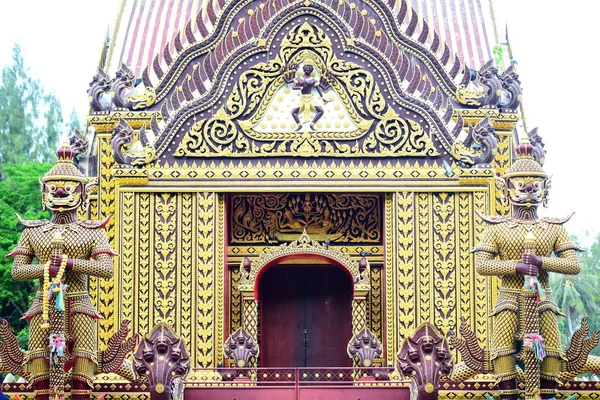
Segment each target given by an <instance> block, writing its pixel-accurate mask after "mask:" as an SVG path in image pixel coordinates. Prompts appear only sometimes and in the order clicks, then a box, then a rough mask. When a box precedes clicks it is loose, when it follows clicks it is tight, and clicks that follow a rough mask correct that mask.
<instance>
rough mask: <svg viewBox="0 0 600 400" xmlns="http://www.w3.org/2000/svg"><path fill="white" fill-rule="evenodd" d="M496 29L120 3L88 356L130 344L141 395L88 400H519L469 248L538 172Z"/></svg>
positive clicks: (122, 389) (475, 10)
mask: <svg viewBox="0 0 600 400" xmlns="http://www.w3.org/2000/svg"><path fill="white" fill-rule="evenodd" d="M494 25H495V21H494V20H493V9H492V6H491V2H488V1H487V0H459V1H449V0H260V1H259V0H235V1H226V0H181V1H169V0H156V1H141V0H124V1H123V3H122V5H121V9H120V11H119V14H118V18H117V24H116V28H115V30H114V33H113V35H112V38H111V40H110V43H109V44H108V46H107V48H106V51H105V52H104V53H103V56H102V60H101V65H102V68H100V69H99V71H98V74H97V75H96V76H95V77H94V79H93V81H92V83H91V84H90V88H89V90H88V93H89V97H90V105H91V111H90V113H89V116H88V120H87V132H85V133H84V134H83V135H80V136H78V137H76V138H75V139H74V140H72V143H71V148H72V149H73V151H74V152H75V153H76V154H78V158H79V166H80V167H81V168H82V169H83V170H84V171H85V174H86V175H87V176H88V177H97V179H98V182H97V183H98V186H97V189H95V190H94V191H93V192H91V194H90V197H89V200H90V206H89V209H88V210H87V211H86V212H80V214H79V217H80V218H81V219H83V220H105V219H106V218H107V217H108V216H111V215H112V218H111V219H110V220H108V221H107V222H106V224H105V225H103V228H104V229H105V231H106V235H107V238H108V242H109V244H110V246H111V248H112V249H113V250H114V252H115V253H117V254H118V257H114V258H113V260H114V264H113V265H114V272H113V274H114V275H113V277H112V278H110V279H104V278H102V277H95V276H91V277H90V280H89V293H90V296H91V299H92V304H93V306H94V307H95V309H96V310H98V312H99V314H101V316H102V317H103V318H102V319H99V320H98V325H97V340H98V346H99V348H100V349H106V348H110V346H112V344H111V340H113V339H111V338H113V337H114V336H113V335H115V333H116V332H118V331H119V328H120V327H123V326H126V325H127V323H128V328H129V330H130V331H131V333H132V334H133V335H136V334H137V335H138V336H139V345H138V347H137V348H136V349H137V350H135V351H134V356H129V361H127V362H125V364H123V365H122V367H126V366H129V367H131V369H133V370H134V372H135V373H137V374H138V375H142V376H144V375H146V378H145V379H141V380H140V379H137V378H135V379H134V378H132V379H133V382H128V380H127V379H125V377H126V376H127V374H126V373H123V371H122V370H121V371H120V372H121V373H120V374H117V373H114V372H113V373H108V374H101V375H98V376H97V377H96V379H95V381H94V384H93V385H92V390H93V391H94V396H96V395H102V394H104V395H105V396H107V397H106V398H124V399H133V398H139V399H148V398H152V399H154V398H167V397H169V396H171V397H172V398H186V399H240V400H241V399H271V398H280V399H282V400H283V399H350V398H351V399H353V400H354V399H357V398H360V399H363V400H365V399H392V398H393V399H409V398H410V396H411V387H412V392H413V396H417V394H416V393H419V395H418V397H413V398H420V399H428V398H438V396H439V398H447V399H476V398H484V397H483V396H484V395H485V394H488V395H496V396H497V397H496V398H503V399H504V398H506V399H512V398H516V397H510V396H514V393H513V392H510V393H509V391H510V390H512V389H510V390H508V389H507V390H508V391H506V392H502V388H501V387H500V388H499V386H498V382H501V380H500V379H499V378H498V377H497V376H495V375H494V373H493V370H492V367H491V365H492V364H493V360H494V357H496V356H495V355H492V356H491V359H490V356H489V355H487V351H488V350H490V349H492V350H493V348H494V343H493V340H496V339H493V337H492V336H493V332H494V330H493V329H492V319H491V318H490V314H491V313H492V310H493V309H494V307H495V305H496V304H497V302H498V299H499V295H500V292H501V289H500V288H501V281H502V278H500V277H499V276H486V275H484V274H481V273H478V271H477V268H476V257H477V256H478V255H476V254H475V253H474V252H473V249H476V248H477V246H478V245H479V244H480V243H481V242H482V239H483V235H484V232H485V230H486V226H488V224H489V223H490V221H492V220H491V219H490V218H492V217H491V216H493V217H494V218H510V213H511V208H510V206H509V204H508V203H506V202H505V201H504V200H503V189H502V187H501V186H499V184H498V180H497V176H514V174H518V173H522V172H523V171H522V170H519V171H520V172H519V171H517V167H513V166H514V165H516V161H517V160H521V158H523V159H525V158H527V157H529V158H528V159H531V160H532V162H535V163H536V165H538V166H542V165H543V160H544V156H545V152H544V150H543V143H542V142H541V139H540V138H539V137H538V136H537V135H530V137H529V140H528V142H527V143H528V144H526V145H522V146H529V147H522V148H520V150H519V149H518V145H519V140H518V139H519V138H518V137H517V135H516V133H515V127H516V126H517V124H518V122H519V120H520V118H521V115H520V113H519V106H520V101H521V87H520V82H519V79H518V75H517V73H516V71H515V69H514V67H513V66H509V65H507V66H505V65H498V64H496V63H495V62H494V61H493V60H492V58H493V54H492V48H493V46H494V45H496V44H497V33H496V32H495V26H494ZM520 136H521V139H523V138H524V137H527V135H526V134H525V133H524V132H522V133H521V135H520ZM86 140H87V141H89V144H87V145H83V144H82V143H85V142H86ZM517 150H518V151H517ZM533 160H535V161H533ZM521 161H522V160H521ZM519 165H520V164H519ZM511 168H512V169H511ZM540 168H541V167H540ZM515 171H517V172H515ZM507 173H508V174H507ZM511 174H512V175H511ZM538 175H539V174H538ZM536 176H537V175H536ZM539 176H541V175H539ZM498 221H500V220H498ZM503 221H504V220H503ZM560 226H562V225H560ZM538 248H539V247H538ZM565 249H567V248H565ZM565 249H558V250H557V249H554V250H555V252H561V251H564V250H565ZM568 249H570V248H568ZM568 249H567V250H568ZM484 251H485V249H484ZM499 256H500V257H502V254H500V255H499ZM532 263H533V264H535V262H534V261H532ZM533 264H531V265H533ZM536 274H537V270H536ZM541 280H542V278H541V275H540V281H541ZM500 297H502V296H500ZM536 318H537V317H536ZM459 332H460V333H459ZM457 335H458V336H459V337H461V338H464V339H457V338H456V337H457ZM584 336H585V335H584ZM451 338H453V340H454V343H453V344H454V345H453V346H449V345H448V342H450V341H452V340H451ZM461 340H466V342H467V343H468V345H469V346H471V345H473V346H474V345H475V344H476V345H477V346H481V348H482V349H486V350H481V353H477V354H479V355H480V356H481V359H478V358H477V356H475V355H474V354H475V353H469V354H468V355H465V353H464V352H463V350H464V346H463V345H464V342H461ZM596 342H597V338H596ZM461 343H462V344H461ZM136 345H137V343H136ZM428 345H430V346H429V347H428ZM161 346H163V347H161ZM461 346H462V347H461ZM434 348H435V349H436V350H435V351H433V349H434ZM472 348H473V347H469V351H471V349H472ZM459 350H460V351H459ZM432 351H433V352H432ZM588 351H589V350H588ZM484 353H485V354H486V356H484V355H483V354H484ZM586 355H587V353H586ZM419 357H421V358H419ZM473 359H477V360H478V362H480V363H481V365H479V364H478V365H479V367H480V369H479V370H478V371H479V372H477V373H476V371H475V370H476V369H477V368H476V367H475V364H474V363H473V362H472V360H473ZM144 360H145V361H144ZM411 362H414V365H413V364H411V366H408V364H410V363H411ZM584 362H585V360H584ZM142 363H145V364H144V365H143V366H142ZM461 365H462V367H461ZM465 365H466V366H465ZM532 365H533V364H532ZM411 368H412V369H411ZM461 368H463V369H461ZM496 368H497V367H496ZM537 368H538V372H539V368H540V366H539V363H538V367H537ZM121 369H123V368H121ZM526 370H527V371H528V372H529V371H532V369H531V368H526ZM411 371H412V372H411ZM117 372H119V371H117ZM461 374H463V375H461ZM134 375H135V374H134ZM411 375H412V376H411ZM124 376H125V377H124ZM129 376H130V377H132V376H133V375H129ZM569 378H572V377H571V376H570V377H569ZM527 379H529V378H527ZM543 379H544V368H543V366H542V381H543ZM520 382H523V381H520ZM539 382H540V381H539V380H538V389H540V391H539V393H538V394H537V395H542V396H543V397H537V398H551V397H548V395H547V394H545V393H550V392H549V391H546V392H544V390H543V389H544V386H543V384H542V386H541V387H540V386H539ZM561 385H562V386H560V392H561V393H566V394H565V395H560V396H563V397H560V396H559V397H558V398H566V397H567V395H568V394H577V395H578V396H579V397H578V398H579V399H588V398H590V399H591V398H595V397H593V396H595V394H594V393H595V392H596V391H597V390H598V389H597V388H595V387H594V386H593V383H582V382H577V383H576V384H575V383H573V382H569V381H568V380H567V381H565V382H561ZM520 389H521V390H523V393H526V392H527V396H528V397H526V398H528V399H529V398H531V399H533V398H536V397H532V396H533V394H531V393H530V391H529V387H527V388H526V387H525V386H523V384H521V386H520ZM27 390H29V389H27ZM27 390H23V389H21V393H25V394H23V395H24V396H26V397H27V396H31V397H29V398H33V394H32V393H33V389H31V392H30V393H29V394H27V393H26V392H27ZM498 390H500V392H498ZM517 390H518V388H517ZM548 390H549V389H548ZM18 391H19V390H18V389H16V388H15V387H11V389H10V392H18ZM65 392H66V393H68V389H67V390H66V391H65ZM496 393H499V395H497V394H496ZM503 393H504V394H503ZM428 396H435V397H428ZM502 396H505V397H502ZM506 396H508V397H506Z"/></svg>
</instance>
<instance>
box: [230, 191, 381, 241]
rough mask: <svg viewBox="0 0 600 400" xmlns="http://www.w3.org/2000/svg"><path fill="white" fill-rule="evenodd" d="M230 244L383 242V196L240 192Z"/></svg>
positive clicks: (234, 201)
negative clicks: (307, 237) (300, 239)
mask: <svg viewBox="0 0 600 400" xmlns="http://www.w3.org/2000/svg"><path fill="white" fill-rule="evenodd" d="M229 208H230V210H229V215H230V218H231V223H230V233H229V241H230V243H231V244H256V243H278V242H289V241H293V240H297V239H298V237H299V236H300V234H301V233H302V232H303V230H306V232H307V233H308V234H309V235H310V237H311V238H313V239H314V240H317V241H327V240H329V242H331V243H369V244H372V243H381V198H380V196H379V195H363V194H361V195H357V194H315V193H310V194H309V193H306V194H283V193H280V194H236V195H232V196H231V198H230V202H229Z"/></svg>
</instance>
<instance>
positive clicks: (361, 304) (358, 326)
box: [352, 298, 368, 335]
mask: <svg viewBox="0 0 600 400" xmlns="http://www.w3.org/2000/svg"><path fill="white" fill-rule="evenodd" d="M367 318H368V317H367V300H366V299H362V298H361V299H354V300H352V335H356V334H357V333H358V332H360V331H362V330H363V329H365V328H366V327H367Z"/></svg>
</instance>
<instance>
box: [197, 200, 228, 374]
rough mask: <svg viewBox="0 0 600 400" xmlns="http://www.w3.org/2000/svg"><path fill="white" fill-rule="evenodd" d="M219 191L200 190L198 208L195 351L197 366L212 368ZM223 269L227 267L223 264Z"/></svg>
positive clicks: (213, 357)
mask: <svg viewBox="0 0 600 400" xmlns="http://www.w3.org/2000/svg"><path fill="white" fill-rule="evenodd" d="M216 202H217V200H216V194H214V193H199V194H198V208H197V216H198V217H197V218H198V219H197V221H198V230H197V235H198V236H197V238H198V241H197V252H198V253H197V260H196V262H197V266H198V277H197V279H198V281H197V283H196V286H197V288H196V290H197V292H196V299H197V300H196V308H197V314H196V351H197V365H198V366H201V367H210V366H212V365H213V362H214V359H215V354H214V353H215V348H214V346H215V337H214V330H215V319H216V315H215V313H214V301H215V282H214V279H215V278H214V272H215V268H216V266H215V254H214V252H215V246H216V243H215V240H216V237H215V236H216V235H215V223H214V222H215V221H214V220H215V208H216V204H215V203H216ZM220 267H221V268H223V267H224V266H223V265H221V266H220Z"/></svg>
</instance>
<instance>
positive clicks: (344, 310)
mask: <svg viewBox="0 0 600 400" xmlns="http://www.w3.org/2000/svg"><path fill="white" fill-rule="evenodd" d="M290 261H291V262H290ZM259 298H260V301H259V304H260V310H259V315H260V327H261V329H260V346H261V366H263V367H327V366H333V367H344V366H351V361H350V358H349V357H348V355H347V353H346V346H347V344H348V341H349V340H350V338H351V336H352V298H353V293H352V279H351V278H350V276H349V275H348V274H347V272H346V271H345V270H343V269H341V268H339V267H337V266H334V265H331V264H317V265H315V264H305V263H303V261H302V258H300V259H294V260H288V262H287V263H286V264H277V265H274V266H272V267H270V268H269V269H268V270H266V271H265V272H264V273H263V275H262V277H261V279H260V283H259Z"/></svg>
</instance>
